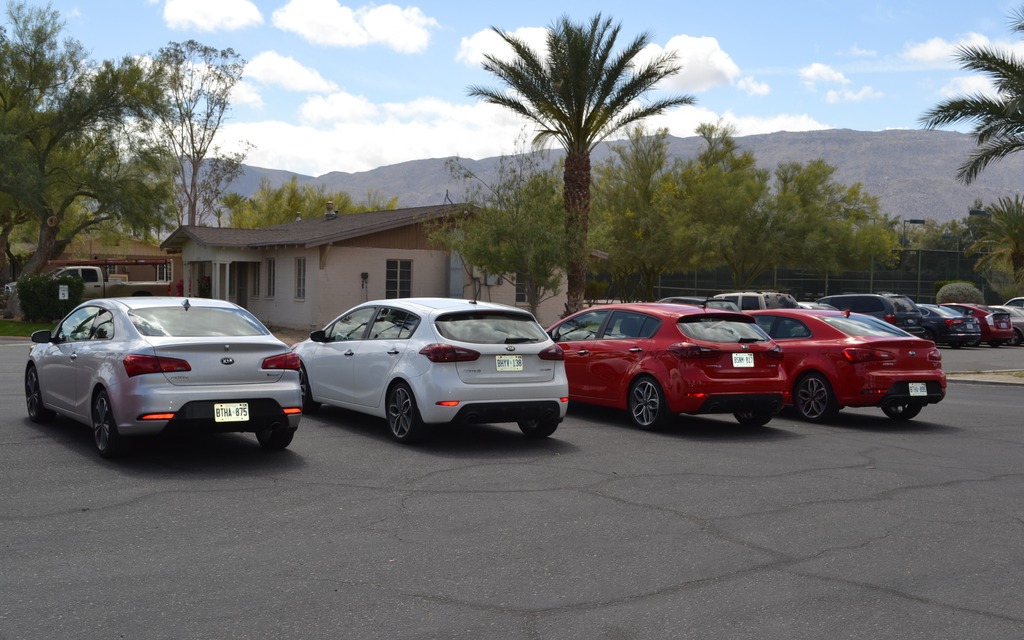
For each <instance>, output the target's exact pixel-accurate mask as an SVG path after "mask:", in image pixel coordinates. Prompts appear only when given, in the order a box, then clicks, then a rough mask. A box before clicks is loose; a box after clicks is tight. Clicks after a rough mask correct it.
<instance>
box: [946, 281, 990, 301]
mask: <svg viewBox="0 0 1024 640" xmlns="http://www.w3.org/2000/svg"><path fill="white" fill-rule="evenodd" d="M935 301H936V302H938V303H939V304H946V303H947V302H966V303H968V304H985V296H984V295H983V294H982V293H981V291H979V290H978V288H977V287H976V286H974V285H973V284H971V283H970V282H950V283H949V284H947V285H945V286H943V287H942V288H941V289H939V292H938V293H936V294H935Z"/></svg>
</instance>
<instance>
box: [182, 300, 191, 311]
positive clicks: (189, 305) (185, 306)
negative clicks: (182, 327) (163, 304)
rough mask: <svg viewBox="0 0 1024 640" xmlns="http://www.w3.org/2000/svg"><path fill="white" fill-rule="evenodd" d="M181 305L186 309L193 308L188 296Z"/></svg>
mask: <svg viewBox="0 0 1024 640" xmlns="http://www.w3.org/2000/svg"><path fill="white" fill-rule="evenodd" d="M181 306H182V307H184V308H185V311H188V310H189V309H191V308H192V305H191V304H190V303H189V301H188V298H185V302H182V303H181Z"/></svg>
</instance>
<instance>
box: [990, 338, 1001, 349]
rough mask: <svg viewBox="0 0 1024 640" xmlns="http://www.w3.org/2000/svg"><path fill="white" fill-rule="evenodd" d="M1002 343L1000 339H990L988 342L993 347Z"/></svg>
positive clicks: (997, 346)
mask: <svg viewBox="0 0 1024 640" xmlns="http://www.w3.org/2000/svg"><path fill="white" fill-rule="evenodd" d="M1002 344H1003V341H1002V340H992V341H990V342H989V343H988V346H990V347H992V348H993V349H998V348H999V347H1000V346H1002Z"/></svg>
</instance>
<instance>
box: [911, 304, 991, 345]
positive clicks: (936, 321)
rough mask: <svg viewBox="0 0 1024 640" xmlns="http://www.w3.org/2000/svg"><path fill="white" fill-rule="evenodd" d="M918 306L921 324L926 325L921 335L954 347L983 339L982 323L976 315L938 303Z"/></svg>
mask: <svg viewBox="0 0 1024 640" xmlns="http://www.w3.org/2000/svg"><path fill="white" fill-rule="evenodd" d="M917 308H918V309H920V310H921V326H923V327H924V333H923V334H922V336H921V337H923V338H927V339H928V340H931V341H932V342H934V343H935V344H948V345H949V346H950V347H953V348H954V349H959V348H960V347H963V346H968V345H974V344H977V343H978V342H979V341H980V340H981V325H980V324H979V323H978V319H977V318H975V317H974V316H968V315H964V314H963V313H962V312H960V311H957V310H955V309H949V308H947V307H943V306H940V305H937V304H919V305H917Z"/></svg>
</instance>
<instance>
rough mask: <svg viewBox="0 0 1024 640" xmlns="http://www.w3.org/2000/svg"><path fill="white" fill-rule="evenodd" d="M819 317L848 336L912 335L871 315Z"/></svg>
mask: <svg viewBox="0 0 1024 640" xmlns="http://www.w3.org/2000/svg"><path fill="white" fill-rule="evenodd" d="M821 319H822V320H823V321H824V322H826V323H828V324H830V325H832V326H833V327H835V328H836V329H838V330H839V331H842V332H843V333H845V334H846V335H848V336H880V337H891V336H901V337H912V336H910V334H909V333H907V332H906V331H904V330H903V329H900V328H899V327H897V326H895V325H892V324H889V323H888V322H885V321H883V320H879V319H878V318H874V317H872V316H853V315H851V316H850V317H849V318H847V317H846V316H840V315H837V316H821Z"/></svg>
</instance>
